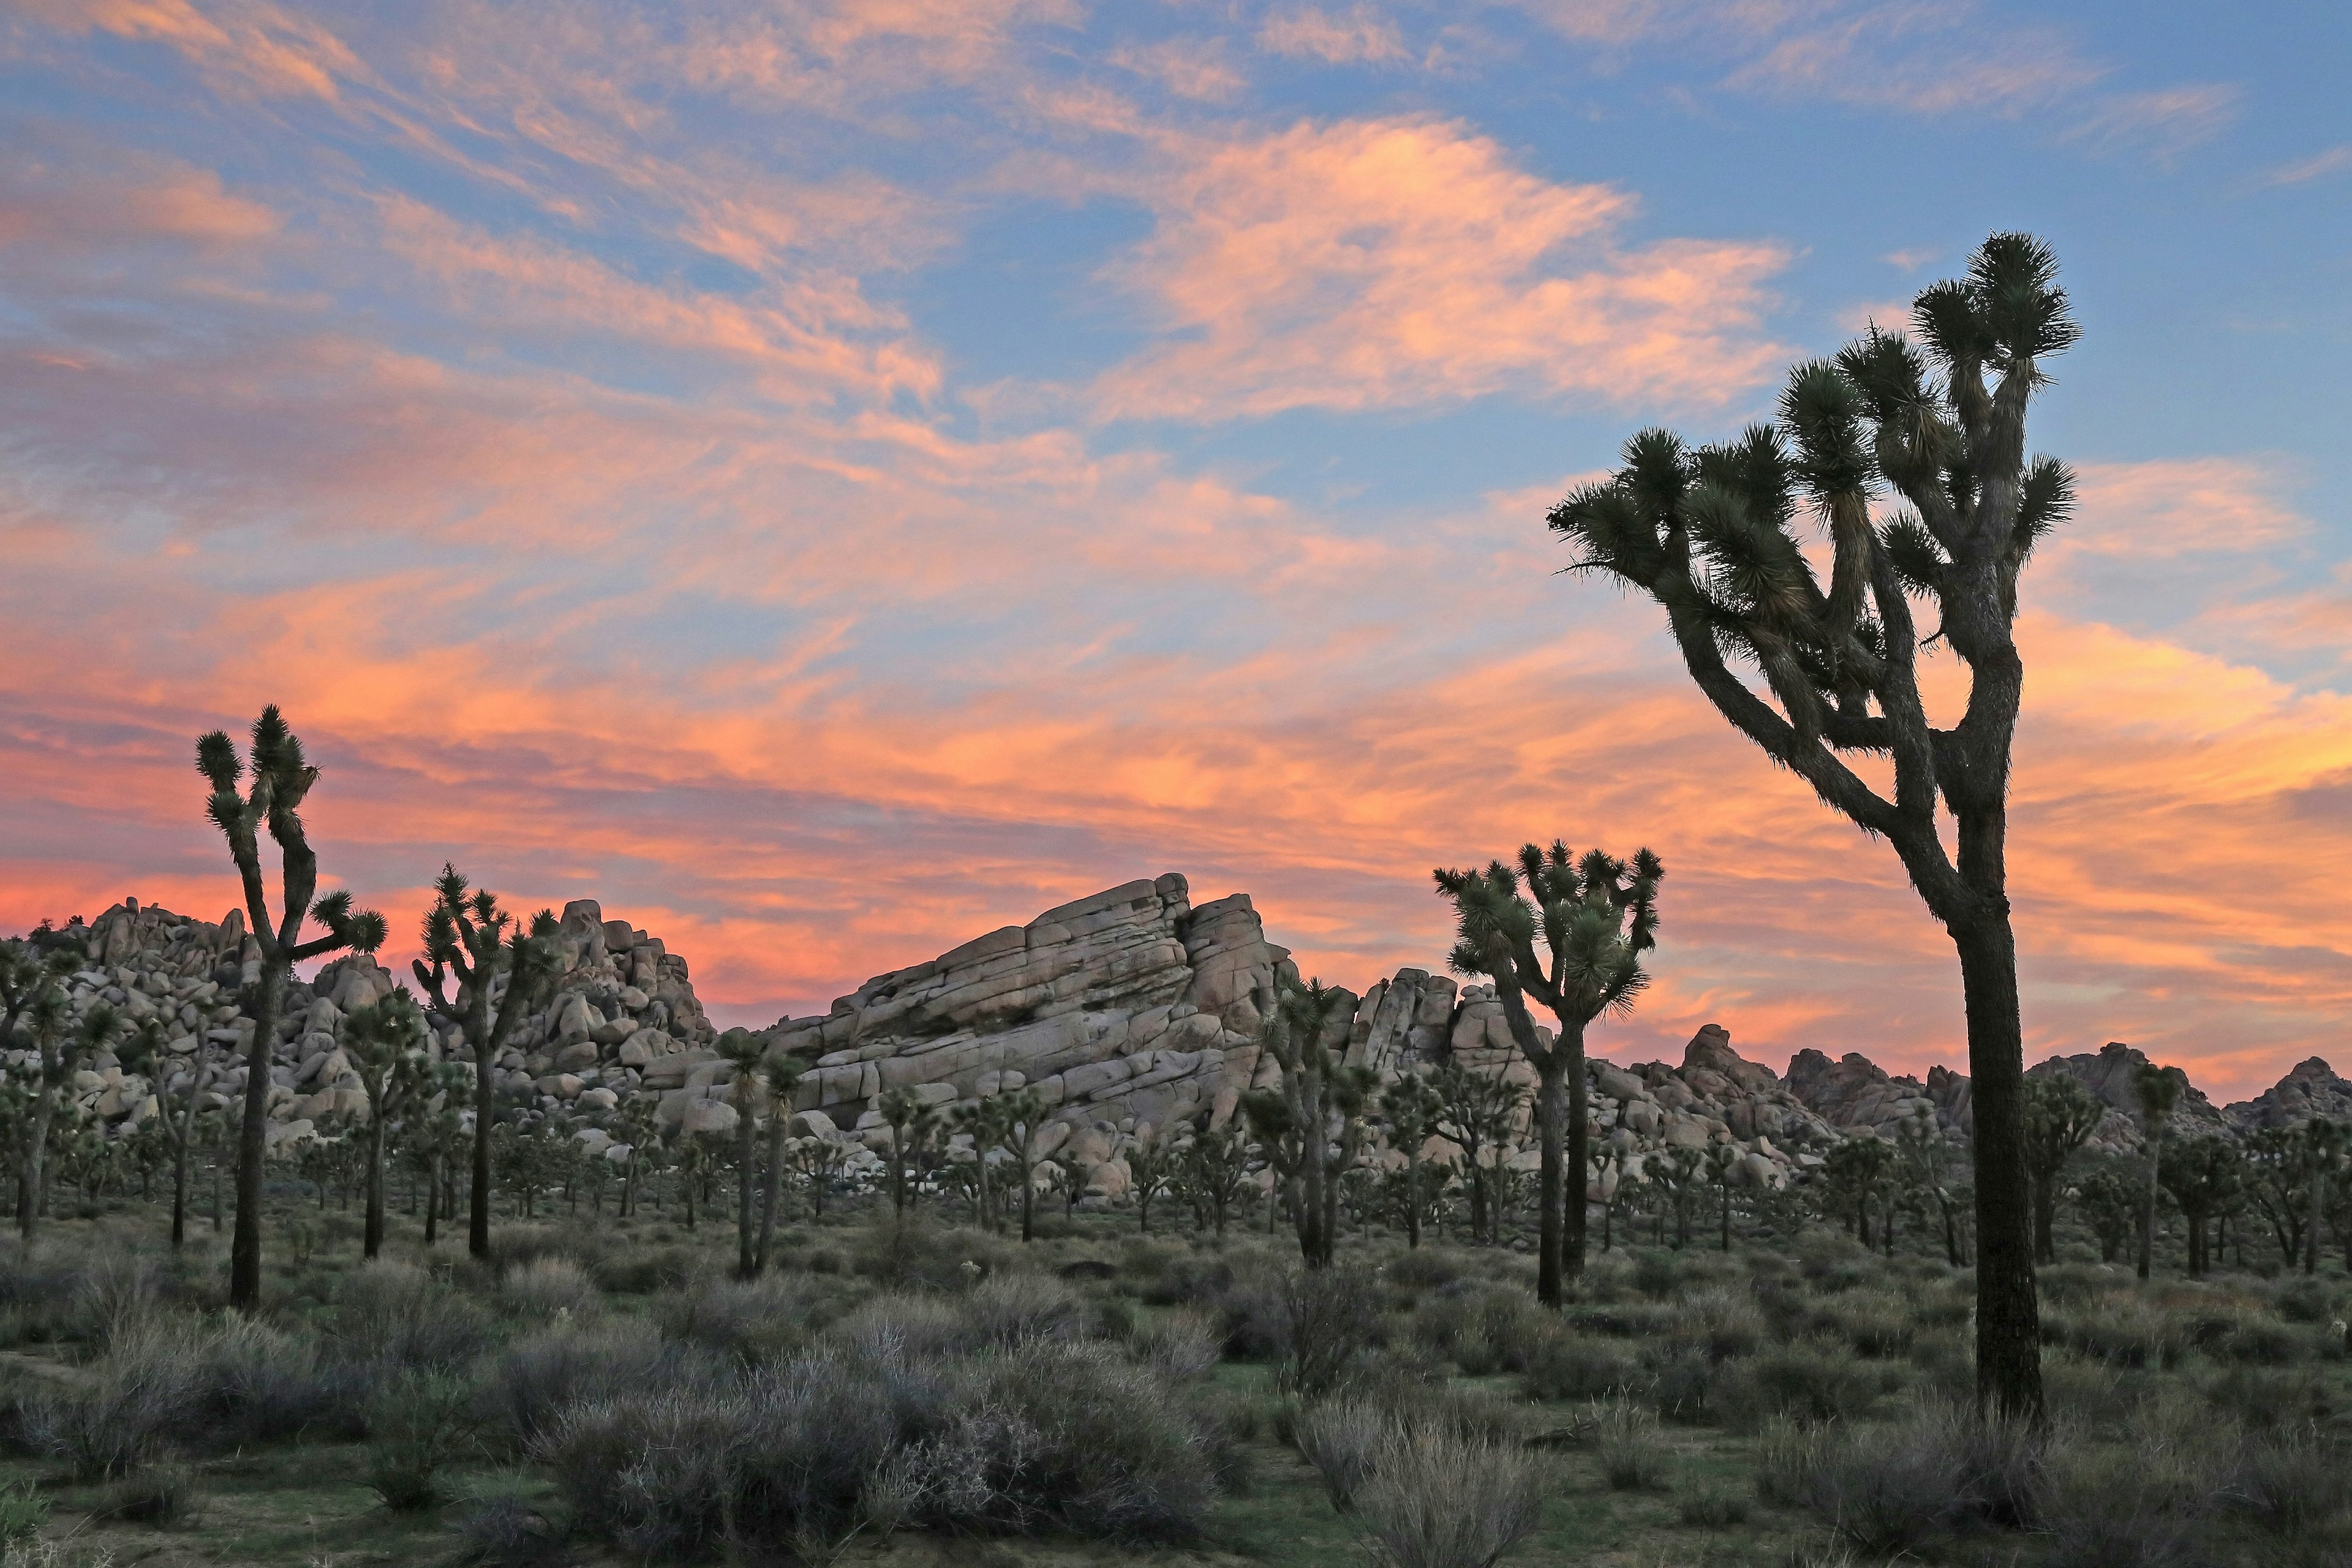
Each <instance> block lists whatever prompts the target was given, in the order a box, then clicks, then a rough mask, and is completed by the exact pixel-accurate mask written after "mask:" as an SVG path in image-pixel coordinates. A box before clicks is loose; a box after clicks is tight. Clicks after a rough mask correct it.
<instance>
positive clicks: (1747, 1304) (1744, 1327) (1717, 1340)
mask: <svg viewBox="0 0 2352 1568" xmlns="http://www.w3.org/2000/svg"><path fill="white" fill-rule="evenodd" d="M1764 1331H1765V1325H1764V1314H1763V1313H1762V1311H1761V1310H1759V1309H1758V1307H1757V1305H1756V1300H1755V1298H1754V1297H1752V1296H1750V1295H1748V1294H1746V1293H1744V1292H1741V1291H1737V1290H1732V1289H1725V1288H1722V1287H1719V1286H1718V1287H1715V1288H1712V1289H1704V1290H1694V1291H1691V1292H1690V1293H1688V1294H1686V1295H1685V1296H1683V1297H1682V1298H1681V1299H1680V1300H1677V1301H1675V1303H1674V1306H1673V1308H1672V1310H1671V1315H1670V1317H1669V1318H1668V1321H1667V1327H1666V1334H1667V1336H1668V1337H1669V1338H1670V1339H1671V1340H1673V1341H1674V1342H1675V1343H1677V1344H1680V1345H1685V1346H1689V1347H1691V1348H1693V1349H1696V1350H1698V1351H1701V1352H1705V1353H1706V1355H1707V1357H1708V1358H1709V1359H1711V1360H1714V1361H1727V1360H1728V1359H1730V1358H1731V1357H1733V1356H1742V1355H1747V1354H1748V1353H1750V1352H1753V1351H1754V1350H1755V1349H1756V1347H1757V1346H1758V1345H1759V1343H1761V1342H1762V1341H1763V1339H1764Z"/></svg>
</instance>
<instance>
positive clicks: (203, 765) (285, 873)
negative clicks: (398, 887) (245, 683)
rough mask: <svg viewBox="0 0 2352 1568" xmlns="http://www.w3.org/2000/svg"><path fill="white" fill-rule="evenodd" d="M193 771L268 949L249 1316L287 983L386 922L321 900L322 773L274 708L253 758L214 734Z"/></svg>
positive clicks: (236, 1279) (251, 1070) (238, 1260)
mask: <svg viewBox="0 0 2352 1568" xmlns="http://www.w3.org/2000/svg"><path fill="white" fill-rule="evenodd" d="M248 766H249V767H250V769H251V773H252V779H253V782H252V784H251V785H250V786H249V787H248V788H247V791H246V793H245V794H244V795H239V794H237V784H239V783H240V782H241V781H242V780H243V779H244V778H245V776H246V773H247V768H248ZM196 771H197V772H198V773H202V774H204V776H205V780H206V781H207V782H208V783H210V784H211V785H212V786H213V789H212V794H211V795H210V796H209V797H207V798H206V800H205V815H207V816H210V817H211V818H212V820H213V823H214V825H215V826H217V827H218V828H219V829H220V830H221V833H222V835H223V836H224V837H226V838H227V839H228V850H229V858H231V859H232V860H234V861H235V862H236V870H237V877H238V879H240V880H241V881H242V882H243V884H244V888H245V915H246V919H247V921H249V922H251V926H252V933H253V942H254V945H255V946H256V947H257V948H258V949H259V950H260V953H261V973H260V975H259V977H258V980H257V984H256V985H255V986H254V990H253V998H252V1005H251V1007H250V1009H249V1010H250V1012H251V1014H252V1016H253V1043H252V1044H251V1045H250V1046H248V1047H247V1048H246V1059H245V1109H244V1112H243V1116H242V1119H241V1121H239V1123H238V1126H237V1141H236V1235H235V1237H233V1238H232V1239H231V1240H230V1243H229V1272H228V1300H229V1305H230V1306H232V1307H235V1308H236V1310H239V1311H243V1312H250V1311H254V1310H257V1309H258V1308H259V1307H260V1305H261V1174H262V1158H263V1156H264V1154H265V1153H266V1152H268V1131H269V1055H270V1052H271V1050H272V1049H273V1048H274V1047H276V1045H277V1043H278V1013H279V1012H280V1011H281V1010H282V1009H283V1007H284V1006H285V1004H286V987H287V986H288V984H290V983H291V982H292V980H293V977H294V966H295V965H296V964H298V963H303V962H305V961H306V960H309V959H313V958H324V957H325V956H326V955H327V954H329V953H331V952H340V951H341V950H342V949H344V948H351V949H352V950H354V951H356V952H374V951H375V950H376V949H377V948H379V947H382V946H383V938H384V926H383V916H382V915H380V914H377V913H376V912H375V911H374V910H354V909H353V908H352V896H351V894H350V893H349V892H347V891H341V890H338V891H336V892H332V893H329V894H328V895H327V896H326V897H325V898H323V899H314V895H315V894H316V893H317V892H318V890H319V857H318V854H317V852H316V851H315V850H313V849H312V848H311V847H310V836H309V834H308V833H307V832H306V831H305V829H304V827H303V825H302V803H303V802H304V801H305V800H306V799H308V798H309V797H310V790H311V788H312V786H314V785H315V784H317V783H318V782H319V770H318V769H317V768H314V767H312V766H311V765H310V763H309V762H308V761H306V760H305V759H304V757H303V755H302V742H301V741H300V740H299V739H298V738H297V737H296V735H295V733H294V731H292V730H291V729H289V727H288V726H287V723H286V720H285V718H284V716H282V715H281V714H280V713H279V712H278V705H277V704H276V703H272V704H270V705H269V706H268V707H267V708H265V709H263V710H261V717H260V718H258V719H256V720H255V721H253V745H252V748H251V752H250V756H249V760H248V759H247V758H240V757H238V755H237V754H236V742H233V741H231V740H230V739H229V738H228V736H227V734H226V732H224V731H219V730H215V731H212V732H211V733H210V734H207V735H205V736H202V737H200V738H199V739H198V740H197V742H196ZM265 827H266V828H268V832H269V837H270V838H271V839H272V840H273V841H274V842H275V843H276V844H277V846H278V905H279V908H280V909H281V910H283V913H282V914H281V915H280V917H279V918H278V919H277V920H274V921H273V920H271V919H270V918H269V888H268V883H267V882H266V881H264V880H263V877H262V867H261V832H262V830H263V829H264V828H265ZM306 919H307V920H315V921H318V922H319V924H320V925H321V926H323V927H325V928H326V930H325V934H324V935H321V936H316V937H313V938H311V939H310V941H309V942H304V941H302V940H301V936H302V923H303V921H305V920H306Z"/></svg>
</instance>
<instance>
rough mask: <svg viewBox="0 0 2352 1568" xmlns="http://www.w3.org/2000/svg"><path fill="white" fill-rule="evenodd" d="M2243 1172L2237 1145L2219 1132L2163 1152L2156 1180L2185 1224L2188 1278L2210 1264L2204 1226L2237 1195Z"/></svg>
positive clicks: (2200, 1275) (2200, 1273) (2201, 1273)
mask: <svg viewBox="0 0 2352 1568" xmlns="http://www.w3.org/2000/svg"><path fill="white" fill-rule="evenodd" d="M2245 1173H2246V1166H2245V1160H2244V1158H2243V1157H2242V1156H2241V1155H2240V1154H2239V1152H2238V1146H2237V1145H2236V1144H2235V1143H2232V1142H2230V1140H2228V1139H2227V1138H2224V1137H2222V1136H2221V1135H2220V1134H2219V1133H2215V1132H2208V1133H2206V1134H2204V1135H2203V1136H2202V1137H2198V1138H2190V1139H2188V1140H2186V1141H2185V1142H2179V1143H2175V1144H2173V1145H2171V1146H2170V1147H2169V1148H2168V1149H2166V1150H2165V1151H2164V1156H2163V1159H2162V1161H2161V1162H2160V1163H2159V1164H2158V1170H2157V1179H2158V1181H2160V1182H2162V1183H2163V1184H2164V1190H2165V1191H2166V1192H2168V1193H2169V1194H2172V1201H2173V1202H2174V1203H2175V1204H2177V1205H2179V1208H2180V1217H2181V1218H2183V1219H2185V1220H2187V1221H2188V1222H2189V1278H2190V1279H2203V1278H2204V1277H2205V1270H2206V1268H2208V1267H2209V1266H2210V1262H2211V1258H2210V1255H2209V1254H2208V1252H2207V1250H2206V1246H2205V1227H2206V1225H2207V1224H2208V1223H2209V1222H2210V1220H2211V1219H2212V1217H2213V1216H2214V1215H2216V1214H2218V1213H2221V1211H2223V1210H2224V1209H2226V1208H2227V1207H2228V1206H2229V1203H2230V1200H2231V1199H2232V1198H2234V1197H2236V1196H2237V1195H2238V1194H2239V1192H2240V1191H2241V1190H2242V1187H2243V1185H2244V1183H2245Z"/></svg>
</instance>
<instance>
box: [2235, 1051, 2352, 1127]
mask: <svg viewBox="0 0 2352 1568" xmlns="http://www.w3.org/2000/svg"><path fill="white" fill-rule="evenodd" d="M2221 1114H2222V1116H2223V1117H2224V1118H2226V1119H2227V1120H2228V1121H2229V1122H2230V1124H2231V1126H2233V1127H2235V1128H2237V1129H2238V1130H2239V1131H2242V1132H2253V1131H2260V1130H2262V1129H2263V1128H2266V1127H2292V1126H2294V1125H2295V1124H2296V1123H2298V1122H2303V1121H2310V1120H2311V1119H2312V1118H2313V1117H2315V1116H2325V1117H2327V1118H2330V1119H2331V1120H2333V1121H2352V1079H2341V1078H2338V1077H2336V1069H2335V1068H2331V1067H2329V1066H2328V1065H2327V1064H2326V1062H2325V1061H2322V1060H2321V1059H2320V1058H2317V1057H2311V1058H2306V1059H2305V1060H2303V1061H2300V1062H2297V1063H2296V1064H2295V1065H2294V1068H2293V1070H2291V1071H2290V1072H2288V1074H2287V1075H2286V1076H2285V1077H2284V1078H2283V1079H2279V1080H2278V1082H2277V1083H2275V1084H2273V1085H2272V1086H2271V1087H2270V1088H2269V1089H2264V1090H2263V1092H2262V1093H2261V1094H2259V1095H2257V1096H2255V1097H2254V1098H2253V1099H2252V1100H2240V1101H2238V1102H2237V1103H2236V1104H2234V1105H2228V1106H2224V1107H2222V1109H2221Z"/></svg>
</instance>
